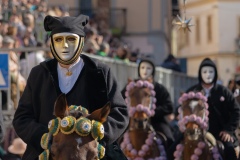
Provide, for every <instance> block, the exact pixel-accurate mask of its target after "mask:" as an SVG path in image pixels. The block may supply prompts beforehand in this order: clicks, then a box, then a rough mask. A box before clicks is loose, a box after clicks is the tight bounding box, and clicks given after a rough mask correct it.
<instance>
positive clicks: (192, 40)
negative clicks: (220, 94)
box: [175, 0, 240, 85]
mask: <svg viewBox="0 0 240 160" xmlns="http://www.w3.org/2000/svg"><path fill="white" fill-rule="evenodd" d="M180 8H181V9H183V4H182V3H181V7H180ZM181 12H182V16H181V17H183V16H184V15H183V10H182V11H181ZM186 16H187V19H189V18H191V17H192V20H191V24H194V26H193V27H191V32H186V33H185V34H184V33H182V32H180V31H176V30H175V32H177V44H178V45H177V50H175V51H177V55H178V57H181V58H186V59H187V74H188V75H190V76H197V74H198V67H199V65H200V63H201V61H202V60H203V59H204V58H205V57H209V58H211V59H212V60H213V61H214V62H215V63H216V65H217V68H218V72H219V80H220V81H222V82H223V84H224V85H227V83H228V81H229V80H230V79H231V78H234V76H235V75H236V74H238V73H239V71H240V70H239V69H240V67H239V66H240V52H239V47H240V45H239V44H240V43H237V42H240V41H238V40H239V38H240V36H239V35H240V1H239V0H191V1H187V4H186Z"/></svg>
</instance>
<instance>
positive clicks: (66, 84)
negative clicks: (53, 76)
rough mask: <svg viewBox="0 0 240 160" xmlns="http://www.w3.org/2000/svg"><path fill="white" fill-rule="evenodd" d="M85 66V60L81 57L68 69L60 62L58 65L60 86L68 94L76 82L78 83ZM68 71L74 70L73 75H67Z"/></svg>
mask: <svg viewBox="0 0 240 160" xmlns="http://www.w3.org/2000/svg"><path fill="white" fill-rule="evenodd" d="M83 66H84V62H83V60H82V59H81V58H80V57H79V58H78V59H77V61H76V62H75V63H73V64H72V65H71V66H70V67H69V68H68V69H66V68H63V67H62V66H60V64H59V63H58V66H57V72H58V81H59V87H60V89H61V91H62V92H63V93H65V94H67V93H68V92H69V91H70V90H71V89H72V88H73V86H74V84H75V83H76V81H77V79H78V77H79V75H80V73H81V70H82V68H83ZM68 71H70V72H72V75H71V76H67V75H66V73H67V72H68Z"/></svg>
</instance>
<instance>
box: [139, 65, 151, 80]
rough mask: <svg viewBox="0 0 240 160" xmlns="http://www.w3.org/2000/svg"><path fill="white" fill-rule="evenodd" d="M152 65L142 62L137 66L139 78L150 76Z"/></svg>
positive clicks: (144, 78)
mask: <svg viewBox="0 0 240 160" xmlns="http://www.w3.org/2000/svg"><path fill="white" fill-rule="evenodd" d="M152 72H153V66H152V65H151V64H149V63H148V62H142V63H141V64H140V67H139V74H140V77H141V79H143V80H146V79H147V78H150V77H152Z"/></svg>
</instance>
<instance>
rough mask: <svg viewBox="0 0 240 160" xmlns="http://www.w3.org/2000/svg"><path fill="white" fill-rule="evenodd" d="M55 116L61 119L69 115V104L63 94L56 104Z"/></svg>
mask: <svg viewBox="0 0 240 160" xmlns="http://www.w3.org/2000/svg"><path fill="white" fill-rule="evenodd" d="M54 115H55V116H56V117H60V118H63V117H65V116H66V115H68V104H67V100H66V96H65V94H61V95H60V96H58V98H57V100H56V102H55V104H54Z"/></svg>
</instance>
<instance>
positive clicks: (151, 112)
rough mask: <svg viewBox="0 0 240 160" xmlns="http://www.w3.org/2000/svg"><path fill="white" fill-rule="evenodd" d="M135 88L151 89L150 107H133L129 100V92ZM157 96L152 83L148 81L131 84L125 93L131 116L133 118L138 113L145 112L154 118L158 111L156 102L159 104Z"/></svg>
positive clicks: (139, 105) (140, 105)
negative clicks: (156, 110)
mask: <svg viewBox="0 0 240 160" xmlns="http://www.w3.org/2000/svg"><path fill="white" fill-rule="evenodd" d="M134 87H147V88H149V89H150V91H151V96H152V98H151V103H150V104H149V106H143V105H142V104H138V105H137V106H131V104H130V100H129V91H130V90H131V89H133V88H134ZM155 95H156V92H155V91H154V86H153V84H152V83H150V82H148V81H142V80H138V81H137V82H130V83H129V84H128V85H127V87H126V92H125V96H126V99H125V101H126V103H127V106H129V109H128V113H129V116H130V117H132V116H133V115H134V114H135V113H136V112H145V113H146V114H147V116H148V117H152V116H154V115H155V111H154V110H155V109H156V102H157V99H156V98H155Z"/></svg>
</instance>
